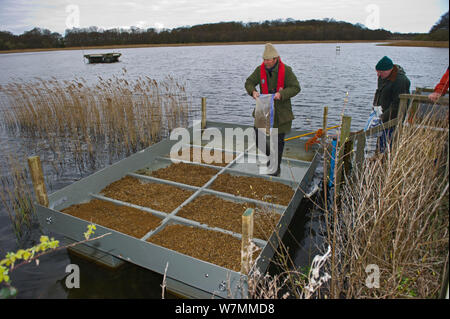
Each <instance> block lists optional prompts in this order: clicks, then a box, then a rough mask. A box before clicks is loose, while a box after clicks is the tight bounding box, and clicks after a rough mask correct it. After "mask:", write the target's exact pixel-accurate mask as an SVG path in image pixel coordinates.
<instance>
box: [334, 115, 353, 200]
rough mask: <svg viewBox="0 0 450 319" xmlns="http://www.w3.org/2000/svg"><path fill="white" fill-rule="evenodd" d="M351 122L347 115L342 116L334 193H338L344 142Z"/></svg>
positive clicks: (348, 134)
mask: <svg viewBox="0 0 450 319" xmlns="http://www.w3.org/2000/svg"><path fill="white" fill-rule="evenodd" d="M351 122H352V118H351V117H349V116H342V124H341V136H340V139H339V152H338V153H337V157H336V163H337V167H336V170H335V172H336V178H335V180H334V185H335V194H336V195H338V194H339V189H340V184H341V178H342V166H343V157H344V155H345V153H344V150H345V142H346V141H347V139H348V137H349V136H350V125H351Z"/></svg>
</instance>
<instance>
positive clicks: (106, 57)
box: [84, 53, 122, 63]
mask: <svg viewBox="0 0 450 319" xmlns="http://www.w3.org/2000/svg"><path fill="white" fill-rule="evenodd" d="M121 55H122V53H94V54H85V55H84V57H85V58H86V59H88V61H89V63H114V62H119V57H120V56H121Z"/></svg>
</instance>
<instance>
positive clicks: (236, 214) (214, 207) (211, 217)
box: [177, 195, 280, 240]
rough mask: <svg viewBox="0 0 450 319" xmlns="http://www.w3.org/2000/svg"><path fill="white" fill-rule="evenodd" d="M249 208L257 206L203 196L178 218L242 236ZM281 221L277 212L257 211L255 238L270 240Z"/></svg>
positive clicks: (182, 210) (180, 212) (178, 214)
mask: <svg viewBox="0 0 450 319" xmlns="http://www.w3.org/2000/svg"><path fill="white" fill-rule="evenodd" d="M247 208H255V205H253V204H240V203H235V202H232V201H228V200H224V199H222V198H219V197H217V196H213V195H202V196H200V197H197V198H196V199H194V200H193V201H192V202H190V203H188V204H187V205H186V206H184V207H183V208H182V209H181V210H180V211H179V212H178V213H177V216H180V217H184V218H187V219H191V220H195V221H198V222H200V223H202V224H206V225H209V226H211V227H218V228H222V229H226V230H230V231H232V232H235V233H238V234H240V233H241V232H242V214H243V213H244V212H245V210H246V209H247ZM279 219H280V214H278V213H276V212H270V211H269V212H266V211H264V210H259V209H256V210H255V214H254V233H253V237H254V238H259V239H263V240H268V239H269V237H270V235H271V234H272V232H273V231H274V229H275V226H276V224H277V222H278V220H279Z"/></svg>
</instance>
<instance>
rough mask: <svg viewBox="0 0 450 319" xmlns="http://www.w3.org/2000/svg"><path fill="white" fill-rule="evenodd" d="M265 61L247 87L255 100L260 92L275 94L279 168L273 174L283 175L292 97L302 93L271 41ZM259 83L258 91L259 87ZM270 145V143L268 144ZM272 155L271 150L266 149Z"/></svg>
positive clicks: (274, 122)
mask: <svg viewBox="0 0 450 319" xmlns="http://www.w3.org/2000/svg"><path fill="white" fill-rule="evenodd" d="M263 60H264V61H263V63H262V64H261V65H260V66H258V67H257V68H256V69H255V71H253V73H252V74H251V75H250V76H249V77H248V78H247V80H246V81H245V90H246V91H247V93H248V94H249V95H250V96H252V97H253V98H254V99H257V98H258V97H259V95H260V93H261V94H275V95H274V98H273V99H274V116H273V128H277V130H278V132H277V133H278V134H277V136H276V139H275V140H276V141H277V143H278V163H277V164H278V168H277V171H276V172H275V173H273V174H270V175H275V176H279V175H280V165H281V158H282V155H283V149H284V137H285V135H286V133H288V132H289V131H290V130H291V126H292V120H293V119H294V114H293V113H292V104H291V98H292V97H294V96H295V95H297V94H298V93H299V92H300V84H299V83H298V80H297V77H296V76H295V74H294V72H292V68H291V67H289V66H287V65H285V64H284V63H283V62H282V61H281V59H280V56H279V54H278V52H277V50H276V49H275V47H274V46H273V45H272V44H271V43H267V44H266V45H265V49H264V53H263ZM257 85H259V91H260V92H258V91H257V90H256V86H257ZM255 133H256V143H257V145H258V130H257V129H256V128H255ZM266 145H267V144H266ZM266 154H267V155H269V150H268V149H266Z"/></svg>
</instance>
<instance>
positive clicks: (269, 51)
mask: <svg viewBox="0 0 450 319" xmlns="http://www.w3.org/2000/svg"><path fill="white" fill-rule="evenodd" d="M279 56H280V55H279V54H278V52H277V50H276V49H275V47H274V46H273V45H272V43H266V47H265V48H264V54H263V59H273V58H276V57H279Z"/></svg>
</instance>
